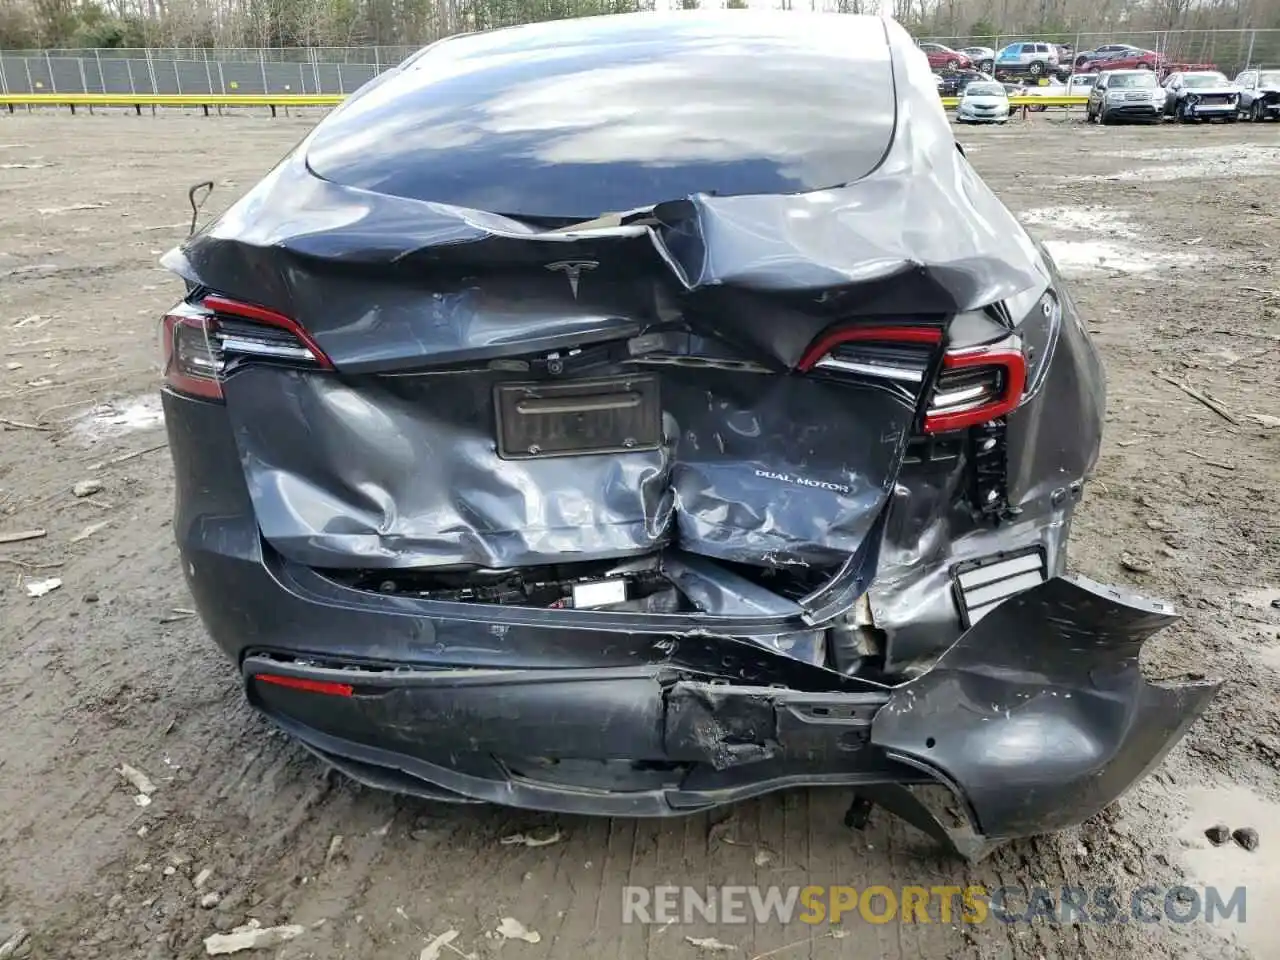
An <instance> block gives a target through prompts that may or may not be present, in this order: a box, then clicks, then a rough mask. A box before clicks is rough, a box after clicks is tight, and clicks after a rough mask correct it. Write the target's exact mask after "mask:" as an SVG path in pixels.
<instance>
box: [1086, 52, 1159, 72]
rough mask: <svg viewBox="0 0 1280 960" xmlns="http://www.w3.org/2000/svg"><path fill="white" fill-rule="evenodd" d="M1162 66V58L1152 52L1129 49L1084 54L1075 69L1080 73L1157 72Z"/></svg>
mask: <svg viewBox="0 0 1280 960" xmlns="http://www.w3.org/2000/svg"><path fill="white" fill-rule="evenodd" d="M1163 65H1164V57H1162V56H1161V55H1160V54H1158V53H1156V52H1155V51H1154V50H1143V49H1141V48H1140V47H1129V48H1127V49H1124V50H1111V51H1106V52H1100V53H1099V55H1098V56H1089V55H1088V54H1086V55H1085V57H1084V59H1083V61H1082V62H1081V63H1080V64H1079V65H1078V66H1077V68H1076V69H1077V70H1079V71H1080V72H1081V73H1097V72H1098V71H1099V70H1159V69H1160V68H1161V67H1162V66H1163Z"/></svg>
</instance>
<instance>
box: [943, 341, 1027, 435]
mask: <svg viewBox="0 0 1280 960" xmlns="http://www.w3.org/2000/svg"><path fill="white" fill-rule="evenodd" d="M1026 383H1027V361H1026V358H1025V357H1024V356H1023V355H1022V351H1021V350H1018V349H1015V348H1012V347H1009V346H1006V345H996V346H990V347H971V348H969V349H966V350H948V351H947V352H946V353H945V354H944V355H943V358H942V370H941V371H940V372H939V374H938V379H937V382H936V383H935V384H934V388H933V394H932V396H931V397H930V399H929V406H928V408H927V409H926V410H925V416H924V432H925V433H944V432H946V431H947V430H960V429H962V428H964V427H973V426H977V425H978V424H980V423H989V422H990V421H992V420H995V419H997V418H998V417H1003V416H1004V415H1005V414H1006V413H1009V412H1010V411H1012V410H1013V409H1014V408H1016V407H1017V406H1018V404H1019V403H1021V402H1022V391H1023V388H1024V387H1025V386H1026Z"/></svg>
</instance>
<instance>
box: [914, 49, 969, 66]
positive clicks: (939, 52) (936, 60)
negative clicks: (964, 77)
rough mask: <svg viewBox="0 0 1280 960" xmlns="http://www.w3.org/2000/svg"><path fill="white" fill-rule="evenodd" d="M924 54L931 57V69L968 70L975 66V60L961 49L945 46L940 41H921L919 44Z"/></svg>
mask: <svg viewBox="0 0 1280 960" xmlns="http://www.w3.org/2000/svg"><path fill="white" fill-rule="evenodd" d="M918 46H919V47H920V49H921V50H923V51H924V55H925V56H926V57H928V58H929V68H930V69H931V70H943V69H947V70H961V69H965V70H967V69H968V68H969V67H972V66H973V61H972V60H970V59H969V57H967V56H966V55H965V54H963V53H961V52H960V51H959V50H952V49H951V48H950V47H944V46H943V45H942V44H940V43H921V44H918Z"/></svg>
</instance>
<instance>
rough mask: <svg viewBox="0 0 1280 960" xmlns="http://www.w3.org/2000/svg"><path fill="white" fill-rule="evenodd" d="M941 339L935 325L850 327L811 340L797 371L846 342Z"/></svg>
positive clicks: (809, 367)
mask: <svg viewBox="0 0 1280 960" xmlns="http://www.w3.org/2000/svg"><path fill="white" fill-rule="evenodd" d="M941 342H942V331H941V330H939V329H938V328H937V327H851V328H849V329H846V330H834V331H832V332H830V333H824V334H823V335H822V336H820V337H819V338H818V339H817V340H815V341H813V344H812V345H811V346H810V347H809V349H808V350H806V351H805V352H804V356H803V357H801V358H800V362H799V363H798V364H797V365H796V366H797V369H799V370H800V371H802V372H808V371H809V370H812V369H813V368H814V367H816V366H817V365H818V364H819V363H820V362H821V361H822V360H824V359H826V358H828V357H829V356H830V354H831V352H832V351H833V350H835V349H836V348H837V347H839V346H841V345H842V344H846V343H917V344H935V343H941Z"/></svg>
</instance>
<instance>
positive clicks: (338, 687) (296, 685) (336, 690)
mask: <svg viewBox="0 0 1280 960" xmlns="http://www.w3.org/2000/svg"><path fill="white" fill-rule="evenodd" d="M253 679H255V680H257V681H259V682H260V683H271V684H274V685H276V686H277V687H288V688H290V689H291V690H305V691H306V692H307V693H323V694H325V695H326V696H330V697H350V696H352V695H353V694H354V692H355V688H354V687H352V686H351V684H349V683H336V682H334V681H332V680H308V679H307V678H306V677H289V676H285V675H284V674H281V673H255V674H254V675H253Z"/></svg>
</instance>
